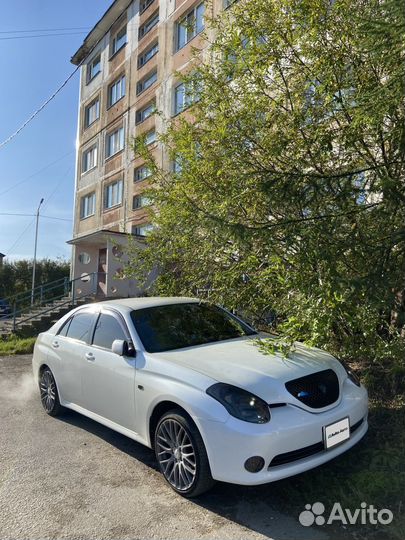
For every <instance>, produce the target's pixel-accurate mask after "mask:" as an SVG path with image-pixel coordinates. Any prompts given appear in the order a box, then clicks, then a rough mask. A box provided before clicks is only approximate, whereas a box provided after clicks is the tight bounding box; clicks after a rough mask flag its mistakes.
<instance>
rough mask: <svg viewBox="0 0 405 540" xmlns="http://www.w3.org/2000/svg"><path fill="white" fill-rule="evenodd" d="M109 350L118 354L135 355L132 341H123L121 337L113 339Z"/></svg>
mask: <svg viewBox="0 0 405 540" xmlns="http://www.w3.org/2000/svg"><path fill="white" fill-rule="evenodd" d="M111 350H112V352H113V353H114V354H118V356H135V347H134V344H133V343H132V341H129V342H128V341H125V340H123V339H115V340H114V341H113V344H112V347H111Z"/></svg>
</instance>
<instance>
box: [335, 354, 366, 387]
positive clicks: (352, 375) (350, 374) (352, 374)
mask: <svg viewBox="0 0 405 540" xmlns="http://www.w3.org/2000/svg"><path fill="white" fill-rule="evenodd" d="M339 362H340V363H341V364H342V366H343V367H344V368H345V370H346V373H347V376H348V378H349V379H350V380H351V381H352V383H354V384H355V385H356V386H360V385H361V383H360V378H359V376H358V375H356V373H355V372H354V371H353V370H352V368H351V367H350V366H348V365H347V364H346V362H344V361H343V360H339Z"/></svg>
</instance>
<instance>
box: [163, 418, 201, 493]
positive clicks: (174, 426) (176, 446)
mask: <svg viewBox="0 0 405 540" xmlns="http://www.w3.org/2000/svg"><path fill="white" fill-rule="evenodd" d="M156 444H157V459H158V461H159V464H160V467H161V469H162V472H163V474H164V476H165V478H166V480H167V481H168V482H169V484H171V485H172V486H173V487H175V488H176V489H177V490H179V491H185V490H188V489H189V488H190V487H191V486H192V485H193V482H194V480H195V477H196V473H197V464H196V455H195V451H194V447H193V444H192V442H191V439H190V436H189V435H188V433H187V431H186V430H185V429H184V427H183V426H182V425H181V424H180V423H179V422H177V420H174V419H172V418H167V419H165V420H163V422H161V423H160V425H159V427H158V431H157V438H156Z"/></svg>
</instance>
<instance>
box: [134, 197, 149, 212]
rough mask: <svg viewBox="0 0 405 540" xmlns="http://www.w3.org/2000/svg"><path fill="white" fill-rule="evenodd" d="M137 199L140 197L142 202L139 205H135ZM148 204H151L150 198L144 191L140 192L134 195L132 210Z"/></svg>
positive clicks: (145, 206)
mask: <svg viewBox="0 0 405 540" xmlns="http://www.w3.org/2000/svg"><path fill="white" fill-rule="evenodd" d="M136 199H138V200H139V201H140V202H141V204H140V205H139V206H135V200H136ZM142 199H143V201H142ZM148 206H150V200H149V199H148V197H146V196H145V195H143V194H142V193H138V194H137V195H134V196H133V197H132V210H141V209H142V208H147V207H148Z"/></svg>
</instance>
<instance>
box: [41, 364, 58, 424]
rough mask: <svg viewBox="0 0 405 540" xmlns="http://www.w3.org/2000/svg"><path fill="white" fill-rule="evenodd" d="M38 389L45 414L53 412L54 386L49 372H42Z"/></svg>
mask: <svg viewBox="0 0 405 540" xmlns="http://www.w3.org/2000/svg"><path fill="white" fill-rule="evenodd" d="M39 388H40V392H41V401H42V405H43V407H44V409H45V410H46V412H48V413H49V412H51V411H52V410H53V408H54V406H55V401H56V384H55V380H54V378H53V376H52V373H51V372H50V371H48V370H45V371H44V372H43V374H42V377H41V382H40V385H39Z"/></svg>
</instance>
